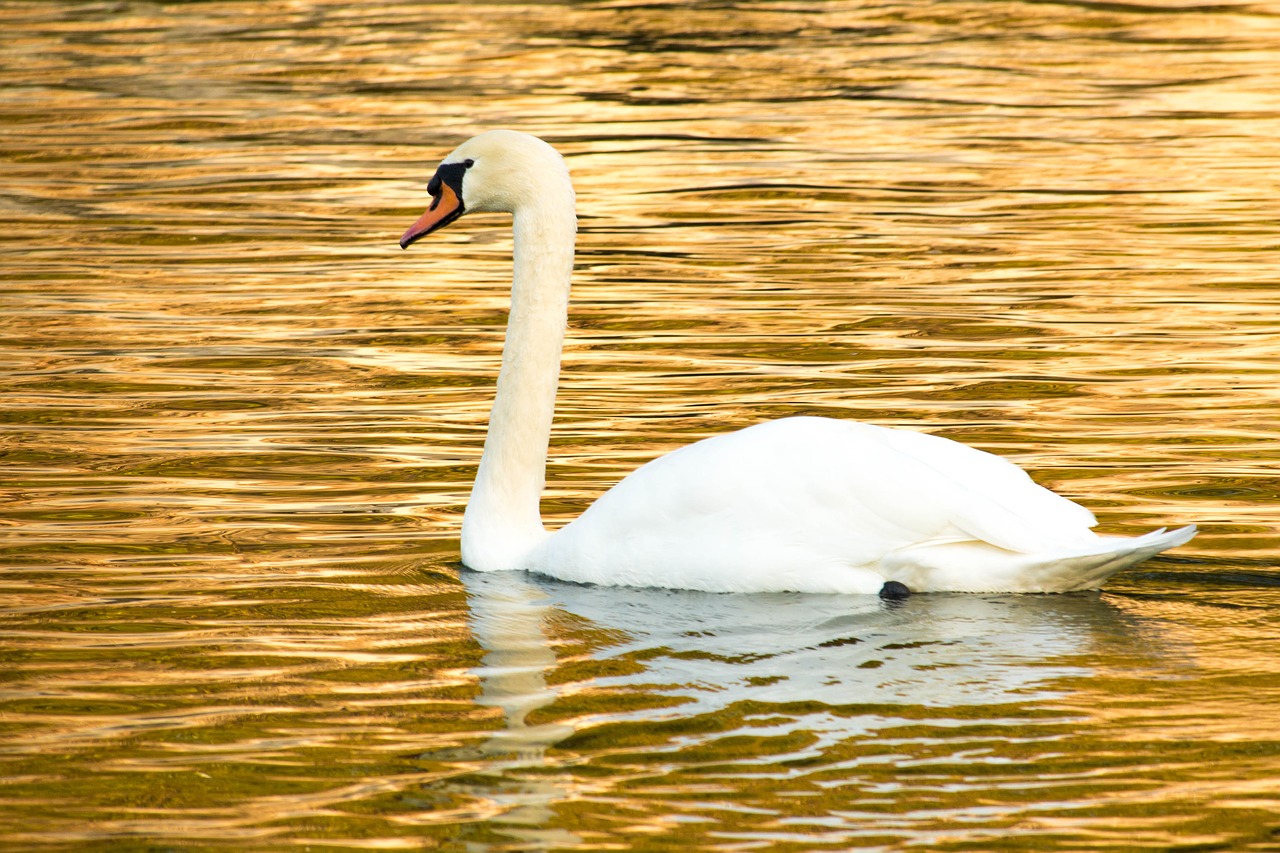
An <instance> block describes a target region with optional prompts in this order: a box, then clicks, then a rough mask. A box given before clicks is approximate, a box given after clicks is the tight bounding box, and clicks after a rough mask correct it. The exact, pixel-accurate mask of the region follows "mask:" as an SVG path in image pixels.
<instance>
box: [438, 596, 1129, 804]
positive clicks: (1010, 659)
mask: <svg viewBox="0 0 1280 853" xmlns="http://www.w3.org/2000/svg"><path fill="white" fill-rule="evenodd" d="M461 577H462V581H463V582H464V583H465V584H466V587H467V592H468V606H469V609H470V610H471V616H472V626H473V630H474V632H475V637H476V640H477V642H479V643H480V645H482V646H483V647H484V648H485V651H486V655H485V659H484V664H483V665H482V666H481V667H480V668H479V669H478V670H477V675H478V676H479V678H480V683H481V686H482V689H483V692H484V695H485V696H486V697H495V698H496V697H501V703H502V704H503V706H504V707H505V708H508V709H517V708H518V709H519V710H518V711H517V712H515V713H512V712H511V711H510V710H509V711H508V716H507V730H506V731H505V732H503V733H500V734H498V735H496V736H495V738H494V740H493V741H491V746H490V747H489V749H487V750H486V751H488V752H490V753H497V754H504V751H507V750H510V748H511V746H512V742H513V741H514V742H516V743H519V744H521V746H522V748H523V750H524V751H523V760H522V761H521V763H522V764H528V763H530V762H532V763H534V764H537V763H538V762H539V761H540V760H542V758H543V752H542V751H545V750H546V749H547V748H550V747H552V746H554V745H555V744H557V743H559V742H561V741H563V740H564V739H565V738H566V737H567V736H568V735H570V734H571V733H573V732H574V731H575V730H576V731H579V732H590V731H592V730H599V728H598V727H600V726H604V727H605V728H604V729H603V731H605V732H607V731H608V730H609V726H610V725H611V724H615V723H616V724H620V725H626V724H631V723H635V724H639V725H643V726H651V725H653V724H655V723H657V722H659V721H662V720H673V719H689V718H692V717H698V716H701V715H708V716H707V717H705V718H706V719H712V718H714V719H718V720H727V719H728V718H725V717H723V716H718V715H721V714H723V713H724V712H725V711H726V710H727V709H744V708H757V709H759V710H757V711H756V712H755V713H758V714H764V715H765V716H766V717H769V718H771V719H775V723H774V724H775V725H777V726H781V727H782V728H790V727H792V726H794V727H797V728H801V729H804V730H806V731H814V732H816V731H819V730H821V731H823V732H825V734H824V739H837V740H838V739H843V738H847V737H850V736H856V735H861V734H865V733H867V732H868V731H872V730H875V729H878V728H881V727H884V726H891V725H896V724H898V721H899V720H900V717H899V715H898V713H897V712H896V711H895V710H893V709H895V708H903V709H904V710H905V709H907V708H910V707H915V708H919V707H931V708H937V709H946V708H965V707H972V706H991V705H1000V704H1005V703H1014V704H1019V703H1026V702H1028V701H1033V700H1036V699H1047V698H1050V697H1053V696H1057V695H1059V690H1060V689H1059V688H1055V687H1054V686H1053V683H1054V682H1055V681H1059V682H1060V681H1061V680H1062V679H1065V678H1070V677H1073V676H1074V677H1085V676H1087V675H1088V674H1089V670H1088V669H1087V668H1085V667H1082V666H1081V665H1080V664H1079V661H1081V660H1085V659H1087V656H1088V655H1090V654H1092V653H1093V652H1094V651H1095V649H1096V647H1097V646H1098V645H1099V644H1105V643H1107V642H1108V641H1109V640H1111V639H1113V638H1115V637H1117V636H1121V637H1124V638H1126V639H1125V645H1126V647H1127V646H1129V645H1132V638H1131V631H1132V626H1131V625H1129V624H1128V620H1126V618H1125V615H1124V613H1123V612H1121V611H1119V610H1117V609H1116V608H1115V606H1114V605H1112V604H1111V603H1110V602H1109V601H1107V600H1105V599H1103V598H1101V597H1099V596H1096V595H1071V596H1053V597H1040V596H1036V597H1025V596H1007V595H937V596H918V597H913V598H911V599H910V600H909V601H907V602H904V603H886V602H882V601H880V600H879V599H876V598H868V597H865V596H842V595H806V594H800V593H764V594H753V595H719V594H714V593H702V592H694V591H683V590H660V589H616V588H605V587H592V586H583V585H579V584H570V583H563V582H559V581H556V580H552V579H548V578H531V577H529V576H527V575H521V574H512V573H507V572H496V573H482V572H465V571H464V572H463V573H462V575H461ZM552 633H554V634H555V636H554V638H552V637H551V636H550V635H551V634H552ZM553 643H554V644H558V645H560V646H567V647H569V648H576V649H579V650H582V649H591V651H590V653H589V654H588V655H585V656H584V655H583V654H582V653H581V651H580V652H579V653H578V654H577V655H572V656H570V659H571V660H572V672H573V677H572V678H566V674H567V672H568V671H567V670H565V671H560V670H557V667H558V664H557V663H556V658H555V655H554V654H553V653H552V651H551V648H552V644H553ZM539 647H541V651H539ZM517 662H520V663H519V665H517ZM549 676H553V677H549ZM549 683H551V684H556V685H557V686H556V687H553V688H548V684H549ZM576 695H582V697H583V698H579V699H573V698H572V697H574V696H576ZM586 697H590V698H586ZM565 700H568V701H565ZM482 701H483V700H482ZM491 701H492V700H491ZM793 706H794V707H793ZM637 708H639V710H636V709H637ZM534 709H542V710H541V711H540V713H539V716H540V717H541V718H542V720H543V722H541V724H539V725H533V726H530V725H528V724H527V721H526V720H525V715H526V714H528V713H529V712H531V711H532V710H534ZM575 709H576V710H575ZM788 709H791V710H788ZM968 713H969V712H961V713H960V714H959V716H961V717H964V716H966V715H967V714H968ZM943 716H945V714H944V715H943ZM997 716H999V715H998V714H997ZM784 718H793V719H791V720H790V722H788V721H787V720H786V719H784ZM742 725H748V726H749V723H748V722H747V721H744V722H743V723H742ZM707 728H708V729H709V730H710V731H711V732H712V733H715V734H717V735H718V734H722V733H723V727H722V726H721V725H711V726H708V727H707ZM681 731H684V729H681ZM690 731H691V730H690ZM686 735H687V732H686ZM604 739H605V740H606V742H607V739H608V736H607V734H606V735H605V736H604ZM682 739H683V736H682ZM655 746H657V744H655ZM517 760H520V759H517ZM539 778H541V779H542V780H543V781H545V782H549V783H550V782H552V781H553V778H552V777H550V776H542V777H539ZM548 793H549V791H548Z"/></svg>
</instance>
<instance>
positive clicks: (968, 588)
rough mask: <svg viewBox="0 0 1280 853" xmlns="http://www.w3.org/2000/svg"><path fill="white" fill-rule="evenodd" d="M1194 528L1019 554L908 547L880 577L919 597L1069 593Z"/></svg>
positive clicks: (973, 545) (966, 546) (970, 544)
mask: <svg viewBox="0 0 1280 853" xmlns="http://www.w3.org/2000/svg"><path fill="white" fill-rule="evenodd" d="M1195 534H1196V528H1195V525H1190V526H1188V527H1182V528H1179V529H1178V530H1165V529H1163V528H1162V529H1160V530H1156V531H1153V532H1151V533H1147V534H1145V535H1143V536H1136V537H1132V538H1129V537H1121V536H1102V537H1099V538H1098V540H1097V542H1096V543H1095V544H1091V545H1089V546H1087V547H1084V548H1073V549H1070V550H1056V551H1047V552H1045V551H1041V552H1033V553H1021V552H1017V551H1008V550H1005V549H1003V548H998V547H996V546H994V545H990V544H988V543H986V542H977V541H967V542H944V543H934V544H929V545H920V546H916V547H913V548H908V549H905V550H903V551H900V552H898V553H897V554H895V555H893V557H892V558H891V559H890V560H887V561H886V564H885V569H886V577H887V579H889V580H897V581H901V582H902V583H905V584H906V585H907V586H908V587H910V588H911V589H912V590H916V591H920V592H927V591H932V592H1075V591H1078V590H1086V589H1097V588H1098V587H1100V586H1102V584H1103V583H1104V582H1105V581H1106V580H1107V578H1109V577H1111V576H1112V575H1114V574H1115V573H1116V572H1118V571H1120V570H1121V569H1124V568H1127V567H1129V566H1132V565H1135V564H1137V563H1140V562H1142V561H1143V560H1146V559H1147V558H1149V557H1153V556H1155V555H1156V554H1159V553H1160V552H1161V551H1165V550H1167V549H1169V548H1172V547H1174V546H1176V545H1181V544H1183V543H1184V542H1187V541H1189V540H1190V539H1191V537H1193V536H1195Z"/></svg>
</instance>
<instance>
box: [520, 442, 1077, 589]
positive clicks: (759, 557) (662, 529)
mask: <svg viewBox="0 0 1280 853" xmlns="http://www.w3.org/2000/svg"><path fill="white" fill-rule="evenodd" d="M1094 523H1095V521H1094V518H1093V515H1092V514H1091V513H1090V512H1089V511H1088V510H1086V509H1084V508H1082V507H1080V506H1078V505H1076V504H1074V503H1072V502H1070V501H1068V500H1066V499H1065V498H1062V497H1059V496H1058V495H1055V494H1053V493H1052V492H1050V491H1048V490H1046V489H1044V488H1042V487H1040V486H1038V485H1036V484H1035V483H1034V482H1033V481H1032V480H1031V478H1030V477H1028V476H1027V475H1026V473H1024V472H1023V471H1022V470H1020V469H1019V468H1017V467H1016V466H1014V465H1012V464H1011V463H1009V462H1007V461H1005V460H1003V459H1001V458H1000V457H997V456H993V455H991V454H989V453H984V452H983V451H980V450H975V449H973V448H971V447H967V446H965V445H962V444H958V443H956V442H953V441H950V440H947V439H943V438H939V437H937V436H931V435H927V434H924V433H916V432H911V431H907V430H896V429H886V428H883V427H876V426H871V425H869V424H863V423H858V422H853V421H841V420H834V419H829V418H809V417H800V418H785V419H782V420H778V421H770V422H767V423H763V424H759V425H756V426H753V427H750V428H747V429H744V430H740V431H738V432H734V433H728V434H726V435H721V436H716V437H714V438H709V439H705V440H703V441H699V442H697V443H695V444H691V445H689V446H687V447H683V448H681V449H679V450H676V451H674V452H672V453H670V454H667V455H666V456H662V457H660V458H658V459H655V460H654V461H652V462H650V463H648V464H647V465H644V466H643V467H641V468H639V469H638V470H636V471H635V472H634V473H632V474H631V475H630V476H628V477H627V478H626V479H624V480H623V481H622V482H621V483H619V484H618V485H617V486H615V487H614V488H613V489H611V490H610V491H609V492H607V493H606V494H605V495H603V496H602V497H601V498H600V499H599V500H598V501H596V503H595V504H593V505H592V506H591V507H589V508H588V509H587V511H586V512H584V513H583V514H582V516H580V517H579V518H578V519H576V520H574V521H573V522H571V523H570V524H568V525H567V526H565V527H564V528H562V529H561V530H559V531H557V532H556V533H555V534H553V535H552V536H550V537H549V538H548V539H546V540H545V541H544V542H543V543H542V544H541V545H540V546H539V547H538V548H536V549H534V551H533V552H532V553H531V554H530V555H529V558H528V565H527V566H526V568H529V569H532V570H534V571H539V572H542V573H545V574H549V575H553V576H555V577H560V578H563V579H566V580H575V581H582V582H592V583H606V584H621V585H629V586H672V587H685V588H694V589H709V590H718V591H738V590H747V589H750V590H755V591H763V590H773V589H776V590H803V591H811V592H875V591H877V590H878V589H879V587H880V585H881V584H883V582H884V580H885V577H886V576H885V574H884V566H885V565H887V564H888V563H889V562H892V558H893V555H895V554H899V553H901V552H904V551H907V550H909V549H913V548H919V547H920V546H922V545H925V544H945V543H953V542H974V543H979V544H981V545H982V546H985V547H988V548H992V549H996V550H999V551H1000V552H1015V553H1030V552H1036V551H1043V550H1055V551H1072V550H1073V549H1074V550H1081V549H1088V548H1089V547H1091V546H1093V545H1094V544H1095V543H1096V542H1097V540H1098V537H1097V536H1096V535H1095V534H1094V533H1093V532H1092V531H1091V530H1090V529H1089V528H1090V527H1091V526H1092V525H1093V524H1094ZM900 562H901V561H900ZM916 588H920V587H919V586H917V587H916Z"/></svg>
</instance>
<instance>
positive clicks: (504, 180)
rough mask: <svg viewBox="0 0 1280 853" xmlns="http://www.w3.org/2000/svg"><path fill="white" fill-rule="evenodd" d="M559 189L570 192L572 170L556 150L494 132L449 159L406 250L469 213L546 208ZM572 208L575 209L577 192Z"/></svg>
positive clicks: (403, 243)
mask: <svg viewBox="0 0 1280 853" xmlns="http://www.w3.org/2000/svg"><path fill="white" fill-rule="evenodd" d="M556 186H569V170H568V167H566V166H565V164H564V159H563V158H562V157H561V156H560V154H559V152H557V151H556V150H555V149H554V148H552V147H551V146H550V145H548V144H547V143H545V142H543V141H542V140H541V139H539V138H538V137H536V136H530V135H529V134H527V133H520V132H518V131H514V130H491V131H488V132H487V133H482V134H480V135H479V136H473V137H471V138H470V139H468V140H467V141H466V142H464V143H462V144H461V145H459V146H458V147H457V148H455V149H454V150H453V153H451V154H450V155H449V156H448V157H445V158H444V161H443V162H441V164H440V166H439V168H437V169H436V173H435V175H433V176H432V178H431V181H430V182H429V183H428V184H427V192H428V193H430V194H431V205H430V207H428V208H427V211H426V213H424V214H422V216H420V217H419V218H418V221H417V222H415V223H413V225H411V226H409V230H408V231H406V232H404V236H402V237H401V238H400V248H402V249H407V248H408V247H409V244H410V243H412V242H414V241H415V240H417V239H419V238H420V237H425V236H427V235H428V234H430V233H431V232H433V231H438V230H440V229H441V228H443V227H445V226H446V225H448V224H449V223H450V222H453V221H454V220H455V219H457V218H458V217H460V216H462V215H463V214H464V213H471V212H473V211H491V212H500V213H515V212H517V211H518V210H520V209H521V208H523V207H526V206H531V205H536V204H539V203H542V202H543V201H545V200H546V199H547V197H548V196H549V195H551V196H553V195H554V193H551V192H550V191H551V190H552V189H553V188H554V187H556ZM569 192H570V205H572V188H570V190H569Z"/></svg>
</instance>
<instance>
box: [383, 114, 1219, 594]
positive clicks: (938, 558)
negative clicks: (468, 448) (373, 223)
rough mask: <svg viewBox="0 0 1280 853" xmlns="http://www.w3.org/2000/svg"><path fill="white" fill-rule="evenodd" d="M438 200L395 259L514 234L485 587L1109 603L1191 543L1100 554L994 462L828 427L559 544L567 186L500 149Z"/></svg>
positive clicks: (725, 463) (768, 436)
mask: <svg viewBox="0 0 1280 853" xmlns="http://www.w3.org/2000/svg"><path fill="white" fill-rule="evenodd" d="M427 192H428V193H430V194H431V197H432V200H431V206H430V207H429V208H428V209H427V211H426V212H425V213H424V214H423V215H422V216H421V217H420V218H419V219H418V221H417V222H415V223H414V224H413V225H412V226H411V227H410V228H409V230H408V231H406V232H405V233H404V236H403V237H401V238H400V246H401V248H407V247H408V246H409V244H410V243H412V242H414V241H415V240H417V239H418V238H420V237H424V236H426V235H427V234H430V233H431V232H433V231H435V230H437V229H439V228H442V227H444V226H445V225H448V224H449V223H450V222H453V221H454V220H455V219H457V218H458V217H460V216H462V215H463V213H468V212H471V211H501V212H509V213H511V214H513V215H514V225H513V227H514V234H515V249H514V254H515V258H514V270H515V273H514V280H513V282H512V287H511V313H510V319H509V322H508V325H507V338H506V343H505V345H504V347H503V351H502V367H501V370H500V371H499V373H498V385H497V392H496V396H495V398H494V401H493V411H492V412H491V414H490V418H489V432H488V436H487V437H486V439H485V444H484V452H483V454H482V456H481V459H480V467H479V469H478V470H477V471H476V480H475V485H474V487H473V489H472V492H471V499H470V501H469V502H468V504H467V509H466V513H465V515H464V516H463V521H462V562H463V563H464V564H465V565H466V566H468V567H470V568H472V569H476V570H479V571H495V570H507V569H524V570H528V571H532V572H538V573H541V574H545V575H550V576H552V577H556V578H560V579H562V580H567V581H577V582H584V583H595V584H608V585H619V586H638V587H670V588H680V589H696V590H707V591H717V592H781V591H795V592H817V593H865V594H871V593H880V594H882V595H886V596H900V595H905V594H909V593H910V592H1066V591H1071V590H1082V589H1096V588H1097V587H1099V586H1100V585H1101V584H1102V583H1103V581H1105V580H1106V579H1107V578H1108V577H1110V576H1111V575H1112V574H1113V573H1115V572H1117V571H1119V570H1120V569H1123V568H1124V567H1126V566H1130V565H1133V564H1134V563H1137V562H1139V561H1141V560H1145V559H1146V558H1148V557H1150V556H1152V555H1153V554H1157V553H1159V552H1161V551H1163V550H1165V549H1166V548H1171V547H1173V546H1175V545H1180V544H1182V543H1184V542H1186V541H1187V540H1189V539H1190V538H1191V537H1192V536H1193V535H1194V534H1195V527H1194V526H1189V527H1184V528H1182V529H1180V530H1174V531H1169V532H1166V531H1165V530H1163V529H1162V530H1158V531H1155V532H1153V533H1148V534H1146V535H1145V536H1138V537H1135V538H1127V537H1102V536H1099V535H1097V534H1096V533H1094V532H1093V531H1092V530H1090V528H1091V527H1093V526H1094V525H1095V524H1096V523H1097V522H1096V521H1095V520H1094V517H1093V514H1092V513H1090V512H1089V511H1088V510H1087V509H1085V508H1084V507H1081V506H1079V505H1077V504H1074V503H1072V502H1071V501H1069V500H1067V499H1065V498H1062V497H1059V496H1058V495H1055V494H1054V493H1053V492H1050V491H1048V490H1047V489H1044V488H1042V487H1040V486H1038V485H1036V484H1035V483H1034V482H1032V481H1031V478H1030V477H1028V476H1027V475H1026V474H1025V473H1024V472H1023V471H1022V470H1021V469H1019V468H1017V467H1016V466H1014V465H1013V464H1011V463H1009V462H1006V461H1005V460H1003V459H1001V458H999V457H997V456H992V455H991V454H988V453H985V452H983V451H980V450H975V449H973V448H971V447H967V446H965V445H963V444H959V443H957V442H954V441H950V440H948V439H944V438H940V437H937V436H932V435H927V434H924V433H918V432H912V431H909V430H901V429H887V428H883V427H876V426H871V425H868V424H863V423H857V422H853V421H843V420H835V419H831V418H816V417H791V418H784V419H782V420H776V421H770V422H766V423H762V424H757V425H755V426H752V427H748V428H746V429H743V430H739V431H737V432H733V433H728V434H726V435H719V436H715V437H713V438H708V439H704V440H702V441H699V442H696V443H695V444H691V445H689V446H687V447H683V448H681V449H679V450H676V451H674V452H672V453H669V454H667V455H666V456H663V457H660V458H658V459H655V460H653V461H652V462H649V463H648V464H646V465H644V466H642V467H641V468H639V469H638V470H636V471H635V472H633V473H632V474H630V475H629V476H627V477H626V478H625V479H624V480H623V481H622V482H621V483H619V484H618V485H617V486H615V487H614V488H613V489H611V490H610V491H609V492H607V493H606V494H605V495H604V496H603V497H601V498H600V499H599V500H597V501H596V502H595V503H594V504H593V505H592V506H590V507H589V508H588V509H587V510H586V512H584V513H583V514H582V515H581V516H580V517H578V518H577V519H575V520H574V521H572V522H571V523H569V524H568V525H566V526H565V527H563V528H562V529H560V530H557V531H555V532H554V533H548V532H547V530H546V529H545V528H544V527H543V526H542V519H541V513H540V511H539V506H538V501H539V497H540V495H541V493H542V489H543V486H544V484H545V474H546V462H547V447H548V440H549V437H550V434H551V420H552V410H553V408H554V405H555V396H556V382H557V380H558V375H559V372H560V350H561V345H562V343H563V338H564V331H565V323H566V316H567V312H568V301H569V278H570V273H571V272H572V270H573V252H574V245H573V244H574V235H575V232H576V231H577V218H576V216H575V214H574V193H573V185H572V184H571V183H570V180H569V171H568V168H567V167H566V166H565V163H564V160H563V159H561V157H560V155H559V154H558V153H557V152H556V150H555V149H554V148H552V147H551V146H550V145H548V144H547V143H545V142H543V141H542V140H540V139H538V138H536V137H533V136H529V135H527V134H523V133H517V132H515V131H509V130H494V131H490V132H488V133H483V134H480V135H479V136H476V137H473V138H472V139H470V140H468V141H467V142H464V143H463V144H462V145H460V146H459V147H458V148H457V149H456V150H455V151H454V152H453V153H452V154H450V155H449V156H448V157H446V158H445V159H444V162H442V163H441V164H440V167H439V168H438V169H437V170H436V173H435V175H434V177H432V178H431V181H430V183H429V184H428V185H427ZM904 585H905V588H904Z"/></svg>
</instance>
